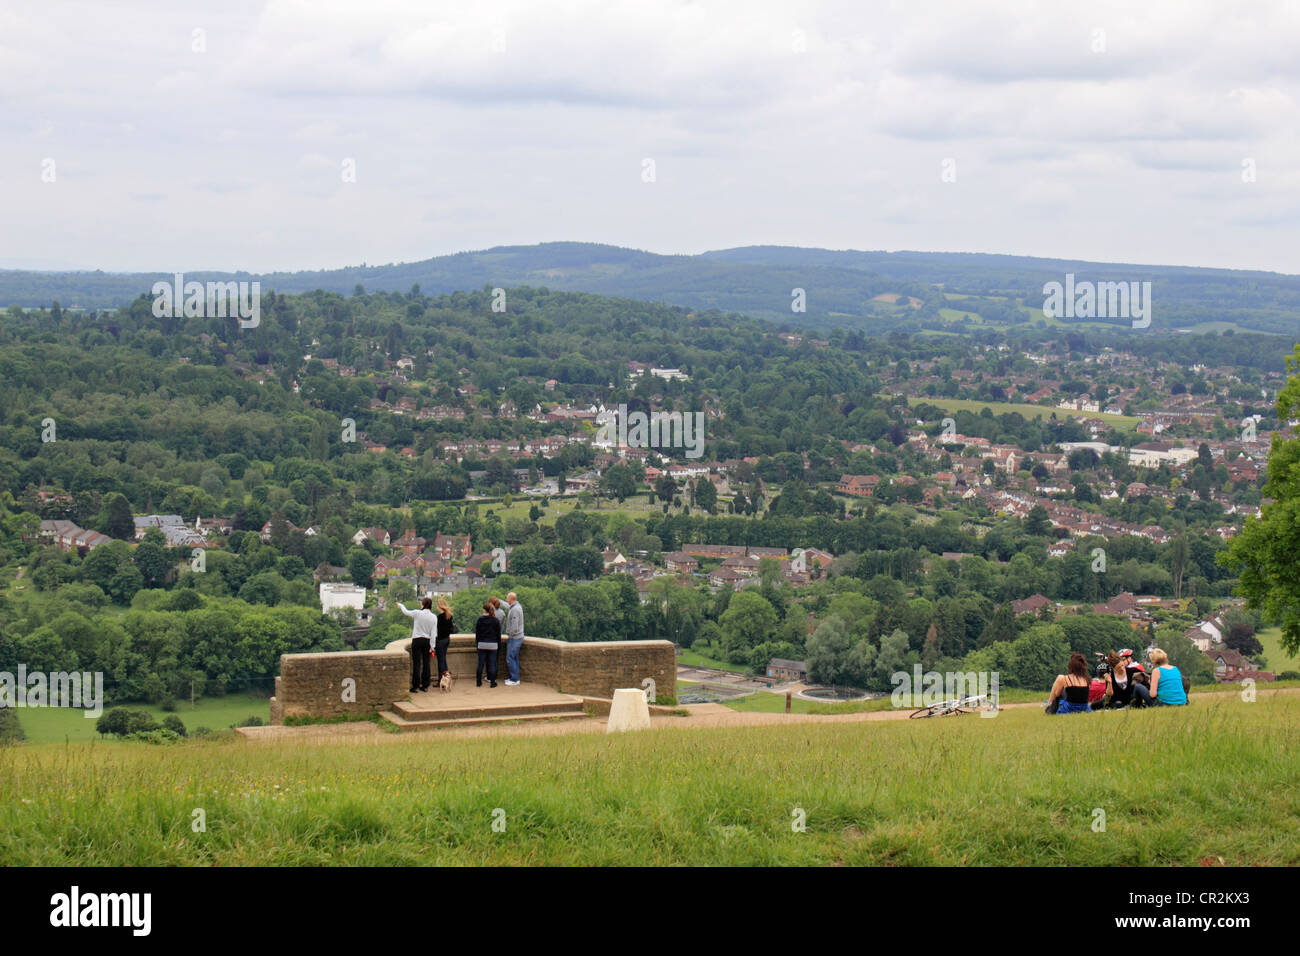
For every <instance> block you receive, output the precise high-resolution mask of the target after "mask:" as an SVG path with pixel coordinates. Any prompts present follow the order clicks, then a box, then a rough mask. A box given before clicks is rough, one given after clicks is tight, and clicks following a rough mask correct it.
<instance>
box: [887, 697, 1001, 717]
mask: <svg viewBox="0 0 1300 956" xmlns="http://www.w3.org/2000/svg"><path fill="white" fill-rule="evenodd" d="M990 705H991V706H992V707H993V709H994V710H996V709H997V699H996V698H995V697H993V696H992V695H991V694H975V695H969V694H968V695H967V696H965V697H958V698H957V699H956V700H941V701H938V702H937V703H934V704H931V705H930V706H929V707H922V708H921V709H920V710H916V711H913V712H912V713H911V714H909V715H908V719H909V720H913V719H915V718H917V717H935V716H947V715H948V714H969V713H973V712H974V711H976V710H979V709H980V708H982V707H987V706H990Z"/></svg>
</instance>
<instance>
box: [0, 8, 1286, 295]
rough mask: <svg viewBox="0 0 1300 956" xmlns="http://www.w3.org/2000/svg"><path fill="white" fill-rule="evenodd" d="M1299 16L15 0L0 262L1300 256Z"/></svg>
mask: <svg viewBox="0 0 1300 956" xmlns="http://www.w3.org/2000/svg"><path fill="white" fill-rule="evenodd" d="M1297 51H1300V3H1297V2H1294V0H1277V2H1262V0H1261V2H1252V0H1240V2H1233V3H1232V4H1223V3H1221V2H1213V0H1172V2H1169V0H1142V2H1133V3H1109V2H1098V0H1089V2H1073V0H1060V2H1042V3H1039V2H1028V0H953V2H947V0H944V2H939V0H904V2H898V3H894V2H873V0H850V2H842V3H841V2H825V3H821V2H799V0H776V2H769V0H743V2H737V3H731V2H698V3H696V2H654V0H635V2H627V3H625V2H620V0H601V2H587V0H562V2H554V0H524V2H514V0H474V2H462V3H440V2H398V0H364V2H337V0H271V2H244V0H226V2H221V3H187V4H175V3H170V2H165V0H157V2H135V0H113V2H109V3H105V2H102V0H94V2H89V3H82V2H64V3H59V2H51V0H37V2H28V0H6V2H5V4H4V5H3V6H2V7H0V136H3V141H4V148H3V149H2V150H0V268H33V269H71V268H85V269H103V270H105V271H135V270H139V271H163V272H175V271H184V270H187V269H188V270H195V269H222V270H236V269H245V270H249V271H257V272H262V271H272V270H298V269H327V268H337V267H341V266H347V265H357V264H360V263H367V264H370V265H376V264H383V263H388V262H400V261H412V260H420V259H427V258H429V257H431V256H436V255H445V254H448V253H454V252H460V251H464V250H471V249H485V248H489V247H491V246H496V245H513V244H529V243H535V242H547V241H560V240H568V241H583V242H604V243H611V244H615V245H621V246H628V247H633V248H637V249H645V250H649V251H652V252H659V253H698V252H703V251H706V250H709V249H721V248H728V247H733V246H742V245H756V244H779V245H796V246H817V247H825V248H832V249H871V250H877V249H884V250H899V249H913V250H927V251H958V252H992V253H1010V254H1017V255H1034V256H1048V257H1062V258H1078V259H1088V260H1096V261H1103V262H1131V263H1149V264H1168V265H1193V266H1215V267H1226V268H1241V269H1265V270H1272V271H1279V272H1288V273H1300V102H1298V101H1300V53H1297Z"/></svg>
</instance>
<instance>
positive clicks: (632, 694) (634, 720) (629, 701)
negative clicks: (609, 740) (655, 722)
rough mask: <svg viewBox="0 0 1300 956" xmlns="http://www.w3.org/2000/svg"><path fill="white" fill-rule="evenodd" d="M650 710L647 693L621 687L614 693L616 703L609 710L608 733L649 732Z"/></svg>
mask: <svg viewBox="0 0 1300 956" xmlns="http://www.w3.org/2000/svg"><path fill="white" fill-rule="evenodd" d="M649 729H650V708H649V706H647V704H646V699H645V691H643V690H642V689H641V688H640V687H621V688H619V689H618V690H616V691H614V702H613V704H611V705H610V708H609V723H608V724H607V725H606V727H605V732H606V733H610V734H612V733H615V732H616V731H622V730H649Z"/></svg>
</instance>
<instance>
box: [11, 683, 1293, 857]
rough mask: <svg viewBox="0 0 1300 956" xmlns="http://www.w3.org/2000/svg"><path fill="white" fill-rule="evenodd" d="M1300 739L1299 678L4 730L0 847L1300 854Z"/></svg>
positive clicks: (173, 851)
mask: <svg viewBox="0 0 1300 956" xmlns="http://www.w3.org/2000/svg"><path fill="white" fill-rule="evenodd" d="M1298 731H1300V695H1296V694H1278V695H1274V694H1271V693H1268V692H1261V694H1260V697H1259V700H1258V701H1257V702H1255V703H1250V704H1247V703H1244V702H1242V701H1241V700H1240V698H1239V697H1238V696H1236V695H1231V694H1219V695H1206V696H1205V697H1203V698H1201V699H1198V700H1197V701H1196V702H1195V704H1194V705H1193V706H1191V707H1188V708H1185V709H1183V708H1179V709H1156V710H1149V711H1142V712H1127V713H1126V712H1119V713H1106V714H1098V715H1092V716H1078V717H1061V718H1050V717H1046V716H1044V715H1043V714H1042V713H1041V712H1039V711H1038V710H1037V709H1036V708H1025V709H1019V710H1006V711H1003V712H1002V713H1001V714H1000V715H999V716H998V717H996V718H994V719H981V718H978V717H974V716H967V717H958V718H939V719H932V720H920V721H911V720H905V721H871V722H852V723H834V724H807V723H803V724H791V725H788V726H773V727H754V728H726V729H683V730H656V731H646V732H640V733H632V734H623V735H610V736H605V735H591V734H574V735H567V736H555V737H518V736H501V737H482V738H457V739H445V738H444V739H431V738H429V737H425V736H420V735H411V736H409V737H407V736H398V737H388V736H385V737H384V738H382V739H381V741H380V742H378V743H375V742H362V741H356V742H348V743H342V742H325V743H319V744H310V743H302V742H295V743H292V744H290V743H284V744H254V743H250V742H248V741H244V740H225V741H221V740H215V741H214V740H209V741H203V740H195V741H189V742H183V743H179V744H173V745H169V746H149V745H146V744H131V743H104V742H94V743H85V744H68V745H37V746H32V745H17V746H11V747H4V748H0V857H2V858H3V859H4V860H5V861H6V863H8V864H9V865H78V866H93V865H131V866H140V865H180V866H186V865H208V864H215V865H222V866H243V865H275V866H283V865H296V866H322V865H325V866H328V865H333V864H361V865H404V864H426V863H427V864H453V865H479V864H555V865H560V864H570V865H624V864H628V865H630V864H648V865H654V866H672V865H687V864H724V865H767V864H791V865H802V864H808V865H832V864H837V863H845V864H895V865H897V864H903V865H915V864H921V865H930V864H937V865H950V866H956V865H962V864H965V865H978V864H990V865H1022V864H1037V865H1057V864H1083V865H1096V866H1103V865H1195V864H1196V863H1198V862H1199V861H1202V860H1212V861H1217V860H1218V858H1220V857H1222V858H1223V860H1224V861H1225V862H1226V863H1228V864H1264V865H1295V864H1297V863H1300V829H1297V827H1296V826H1295V821H1296V819H1297V817H1298V816H1300V751H1298V749H1297V748H1296V747H1295V746H1294V740H1295V739H1296V736H1297V732H1298ZM195 810H202V811H203V816H204V820H205V824H206V828H205V829H204V830H203V831H202V832H196V826H197V825H196V820H197V819H198V817H197V815H196V814H195V812H194V811H195ZM1097 811H1102V812H1103V813H1104V824H1105V828H1104V831H1100V832H1099V831H1098V830H1096V829H1094V825H1095V824H1094V821H1098V820H1100V819H1101V817H1099V815H1098V813H1097ZM801 820H802V821H803V822H804V829H803V831H802V832H800V831H799V830H798V828H797V826H796V825H797V824H799V823H800V822H801ZM494 821H496V822H497V824H498V827H499V828H494V826H493V823H494Z"/></svg>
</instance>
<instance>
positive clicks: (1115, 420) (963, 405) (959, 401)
mask: <svg viewBox="0 0 1300 956" xmlns="http://www.w3.org/2000/svg"><path fill="white" fill-rule="evenodd" d="M908 402H909V404H911V405H912V406H913V407H915V406H916V405H920V404H926V405H934V406H936V407H938V408H942V409H943V410H944V411H949V412H974V413H975V414H976V415H978V414H979V413H980V412H981V411H982V410H983V409H985V408H987V409H990V410H991V411H992V412H993V414H994V415H1010V414H1013V413H1015V414H1020V415H1023V416H1024V417H1025V418H1027V419H1031V420H1032V419H1034V418H1039V417H1041V418H1042V419H1043V420H1044V421H1046V420H1047V419H1049V418H1051V417H1052V414H1053V413H1055V414H1056V417H1057V418H1062V419H1064V418H1096V419H1099V420H1101V421H1104V422H1108V423H1109V424H1112V425H1119V426H1121V427H1126V428H1132V427H1133V426H1135V425H1137V423H1138V419H1136V418H1134V417H1133V416H1132V415H1111V414H1108V413H1107V412H1076V411H1070V410H1067V409H1064V408H1047V407H1045V406H1043V405H1024V404H1020V403H1017V402H981V401H977V400H975V399H966V398H931V397H929V396H918V397H916V398H909V399H908Z"/></svg>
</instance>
